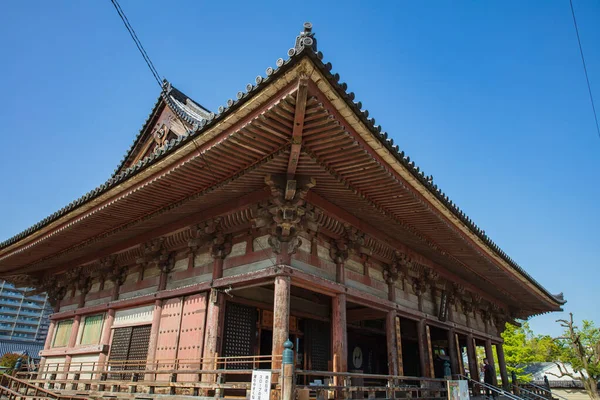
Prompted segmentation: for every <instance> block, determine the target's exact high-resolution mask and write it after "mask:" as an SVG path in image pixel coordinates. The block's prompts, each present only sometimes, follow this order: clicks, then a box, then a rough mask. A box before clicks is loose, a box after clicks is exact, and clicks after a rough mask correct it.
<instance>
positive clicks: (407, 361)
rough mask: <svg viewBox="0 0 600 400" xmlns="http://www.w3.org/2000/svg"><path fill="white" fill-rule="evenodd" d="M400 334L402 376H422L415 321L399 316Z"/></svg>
mask: <svg viewBox="0 0 600 400" xmlns="http://www.w3.org/2000/svg"><path fill="white" fill-rule="evenodd" d="M400 329H401V334H402V365H403V366H404V376H423V375H422V372H421V363H420V358H419V340H418V336H417V322H416V321H413V320H411V319H406V318H400Z"/></svg>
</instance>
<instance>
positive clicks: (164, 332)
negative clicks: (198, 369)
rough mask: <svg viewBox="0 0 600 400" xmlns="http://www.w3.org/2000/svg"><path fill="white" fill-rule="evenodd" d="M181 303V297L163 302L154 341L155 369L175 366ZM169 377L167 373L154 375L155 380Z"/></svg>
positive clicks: (166, 379) (165, 379)
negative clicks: (156, 336) (156, 335)
mask: <svg viewBox="0 0 600 400" xmlns="http://www.w3.org/2000/svg"><path fill="white" fill-rule="evenodd" d="M182 304H183V303H182V301H181V298H175V299H169V300H166V301H165V302H164V303H163V308H162V312H161V315H160V325H159V329H158V338H157V341H156V355H155V366H156V368H155V369H158V370H161V369H162V370H168V369H174V368H175V360H176V359H177V339H178V337H179V324H180V322H181V307H182ZM169 379H170V375H169V374H158V375H157V376H156V380H157V381H168V380H169Z"/></svg>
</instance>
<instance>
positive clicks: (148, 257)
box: [136, 237, 164, 265]
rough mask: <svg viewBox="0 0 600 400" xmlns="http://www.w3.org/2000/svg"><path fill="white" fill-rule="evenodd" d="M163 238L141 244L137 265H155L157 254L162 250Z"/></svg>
mask: <svg viewBox="0 0 600 400" xmlns="http://www.w3.org/2000/svg"><path fill="white" fill-rule="evenodd" d="M163 243H164V238H162V237H160V238H156V239H153V240H151V241H149V242H146V243H142V244H141V246H140V250H141V253H142V254H141V256H140V257H138V258H137V260H136V263H137V264H143V265H147V264H149V263H153V262H154V263H155V262H157V260H158V257H159V254H160V252H161V251H162V249H163Z"/></svg>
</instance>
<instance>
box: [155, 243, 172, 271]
mask: <svg viewBox="0 0 600 400" xmlns="http://www.w3.org/2000/svg"><path fill="white" fill-rule="evenodd" d="M157 265H158V269H160V272H162V273H164V274H168V273H169V272H171V271H172V270H173V268H174V267H175V252H173V251H172V252H169V251H167V249H163V250H162V251H161V252H160V255H159V256H158V261H157Z"/></svg>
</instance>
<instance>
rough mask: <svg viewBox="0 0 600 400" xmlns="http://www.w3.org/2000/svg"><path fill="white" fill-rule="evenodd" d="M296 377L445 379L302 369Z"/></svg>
mask: <svg viewBox="0 0 600 400" xmlns="http://www.w3.org/2000/svg"><path fill="white" fill-rule="evenodd" d="M296 374H297V375H304V376H341V377H344V376H347V377H350V378H353V377H354V378H365V377H368V378H371V379H385V380H388V379H397V380H405V381H429V382H439V383H443V382H446V379H442V378H428V377H420V376H402V375H379V374H361V373H357V372H332V371H312V370H311V371H306V370H302V369H297V370H296Z"/></svg>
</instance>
